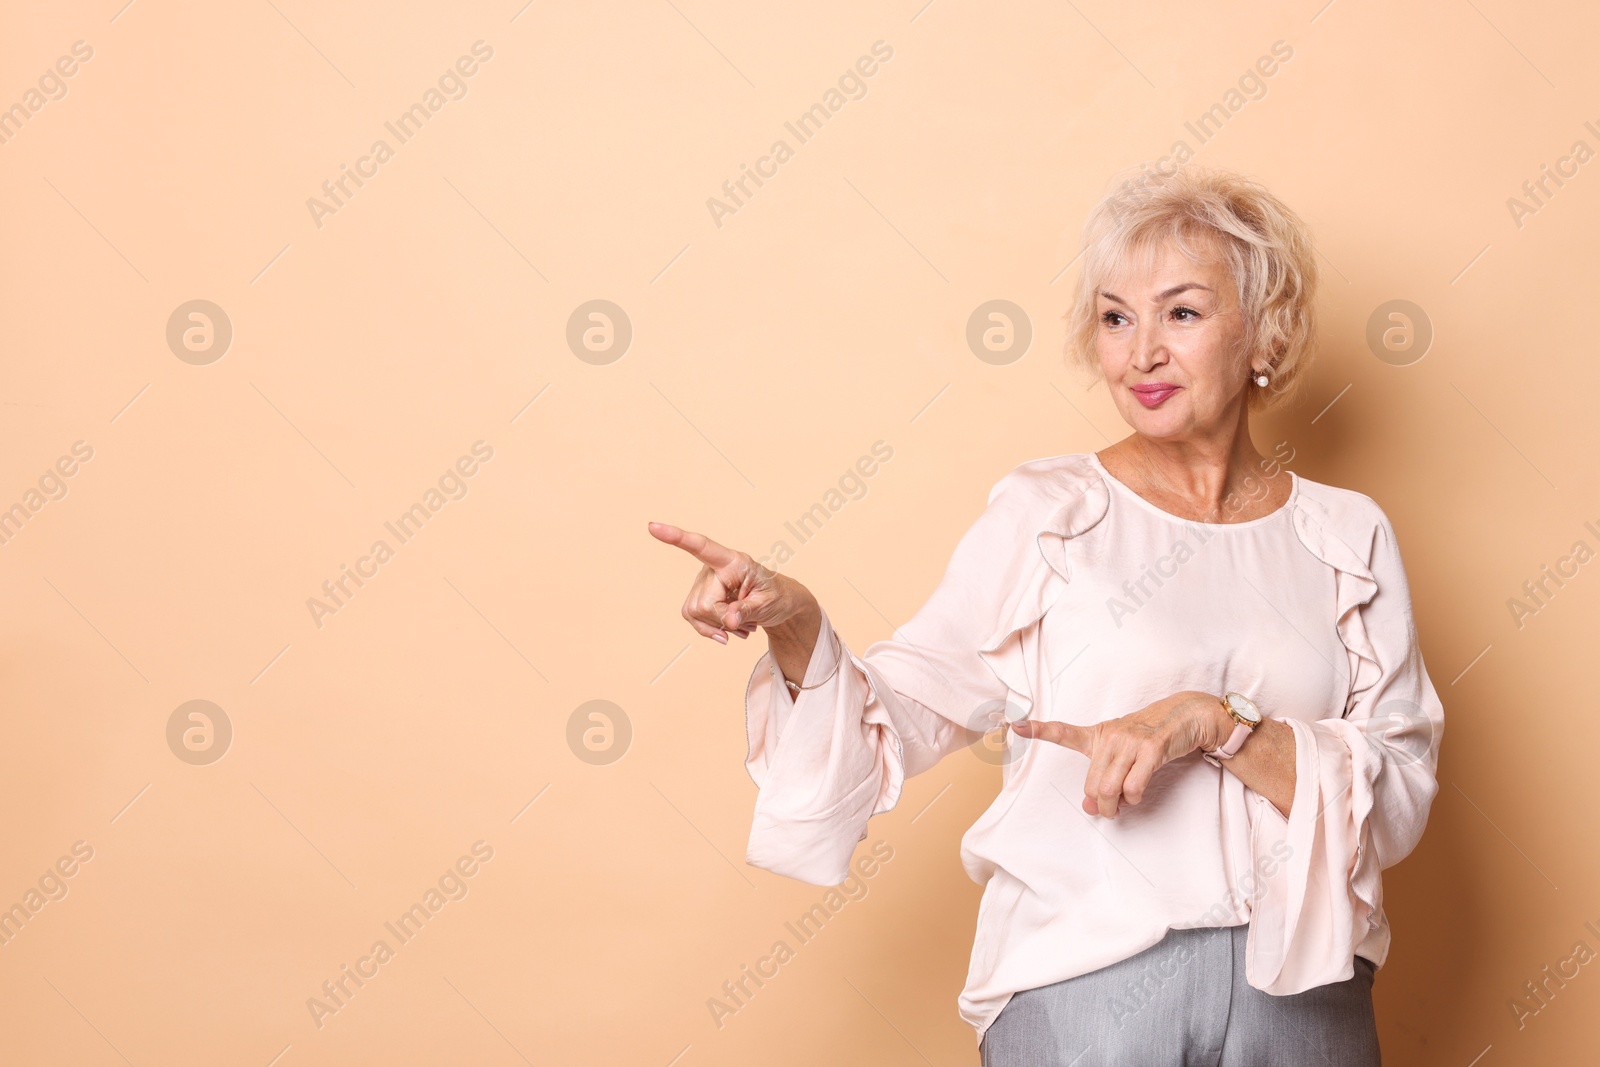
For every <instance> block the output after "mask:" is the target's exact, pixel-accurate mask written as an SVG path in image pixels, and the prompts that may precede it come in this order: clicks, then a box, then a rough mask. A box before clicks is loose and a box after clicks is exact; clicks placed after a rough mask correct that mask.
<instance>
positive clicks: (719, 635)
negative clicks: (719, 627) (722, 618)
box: [711, 632, 728, 645]
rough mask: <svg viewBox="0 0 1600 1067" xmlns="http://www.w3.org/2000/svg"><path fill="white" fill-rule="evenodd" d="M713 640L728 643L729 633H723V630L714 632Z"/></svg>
mask: <svg viewBox="0 0 1600 1067" xmlns="http://www.w3.org/2000/svg"><path fill="white" fill-rule="evenodd" d="M711 640H713V641H718V642H720V643H722V644H724V645H725V644H727V643H728V635H727V634H725V633H721V632H718V633H714V634H712V635H711Z"/></svg>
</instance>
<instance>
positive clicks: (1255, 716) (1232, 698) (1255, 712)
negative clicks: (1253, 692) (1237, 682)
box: [1227, 693, 1261, 724]
mask: <svg viewBox="0 0 1600 1067" xmlns="http://www.w3.org/2000/svg"><path fill="white" fill-rule="evenodd" d="M1227 701H1228V706H1229V707H1231V708H1232V709H1233V710H1234V711H1236V712H1238V713H1239V717H1240V718H1241V719H1244V720H1245V721H1246V722H1250V723H1255V724H1259V723H1260V722H1261V711H1260V709H1258V708H1257V707H1256V706H1255V703H1254V701H1252V700H1251V699H1250V698H1249V697H1247V696H1245V695H1244V694H1243V693H1229V694H1228V696H1227Z"/></svg>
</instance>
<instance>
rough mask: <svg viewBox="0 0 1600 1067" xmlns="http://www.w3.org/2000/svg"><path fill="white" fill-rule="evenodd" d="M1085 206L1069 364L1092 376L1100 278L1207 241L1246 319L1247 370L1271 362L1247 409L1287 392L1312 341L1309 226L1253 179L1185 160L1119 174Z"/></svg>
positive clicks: (1069, 316)
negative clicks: (1166, 250)
mask: <svg viewBox="0 0 1600 1067" xmlns="http://www.w3.org/2000/svg"><path fill="white" fill-rule="evenodd" d="M1124 174H1125V175H1126V176H1125V177H1122V178H1121V179H1120V180H1118V179H1115V178H1114V179H1113V182H1114V187H1113V189H1112V191H1111V192H1109V193H1107V194H1106V195H1105V196H1103V197H1102V198H1101V200H1100V202H1099V203H1098V204H1096V205H1095V206H1094V209H1093V210H1091V211H1090V212H1089V217H1088V219H1086V220H1085V222H1084V225H1083V235H1082V252H1081V254H1080V258H1081V259H1082V260H1083V263H1082V266H1081V267H1080V269H1079V271H1078V285H1077V289H1076V291H1075V293H1074V295H1073V303H1072V308H1071V310H1069V311H1068V312H1067V313H1066V315H1065V316H1064V318H1065V319H1066V320H1067V342H1066V354H1067V359H1068V361H1069V362H1071V363H1076V364H1077V365H1079V366H1081V367H1083V368H1084V369H1086V370H1088V371H1090V372H1091V373H1094V374H1096V375H1098V373H1099V370H1100V359H1099V356H1098V355H1097V353H1096V351H1095V336H1096V333H1097V332H1098V330H1099V325H1100V322H1099V315H1098V314H1097V305H1096V299H1095V298H1096V294H1097V292H1098V290H1099V289H1100V287H1101V286H1102V285H1103V284H1104V283H1105V282H1106V280H1107V277H1108V276H1109V275H1110V274H1111V273H1112V272H1113V271H1114V270H1116V269H1117V268H1119V267H1121V266H1123V265H1124V264H1125V263H1127V262H1129V261H1133V260H1137V261H1138V263H1139V264H1140V265H1142V266H1143V267H1144V268H1145V269H1147V270H1148V269H1153V267H1154V260H1155V253H1156V251H1157V250H1158V249H1159V248H1160V247H1161V246H1162V245H1163V244H1165V243H1167V242H1169V241H1170V242H1171V243H1173V244H1174V245H1175V246H1176V247H1177V248H1178V249H1179V251H1181V252H1182V253H1183V254H1184V255H1186V256H1188V257H1189V259H1190V260H1191V261H1198V260H1199V258H1200V257H1201V256H1202V255H1203V254H1204V249H1205V246H1206V245H1207V244H1210V245H1211V246H1212V247H1213V248H1216V249H1218V250H1220V252H1221V255H1222V258H1223V261H1224V262H1225V263H1226V265H1227V267H1228V272H1229V274H1230V275H1231V276H1232V278H1233V281H1234V284H1235V285H1236V286H1237V287H1238V291H1239V292H1238V296H1239V309H1240V312H1241V314H1242V315H1243V318H1244V324H1245V338H1244V345H1245V348H1246V350H1247V351H1248V352H1249V353H1250V359H1251V364H1250V365H1251V367H1252V368H1254V367H1255V366H1257V364H1258V362H1260V363H1265V364H1266V365H1267V366H1268V367H1270V368H1271V369H1270V371H1269V376H1270V379H1271V380H1270V381H1269V383H1268V385H1267V387H1266V388H1264V389H1263V388H1259V387H1257V386H1256V385H1254V384H1253V383H1252V384H1248V385H1247V392H1246V394H1245V395H1246V396H1247V397H1248V403H1249V404H1250V405H1251V407H1253V408H1264V407H1268V406H1271V405H1272V404H1275V403H1277V402H1278V401H1280V400H1283V399H1285V398H1287V397H1289V396H1291V395H1292V393H1293V391H1294V388H1295V385H1296V383H1297V381H1298V380H1299V378H1300V374H1301V372H1302V371H1303V370H1304V369H1305V368H1306V367H1307V366H1308V365H1309V364H1310V362H1311V357H1312V354H1313V352H1314V351H1315V348H1316V342H1317V318H1316V306H1315V297H1316V288H1317V277H1318V272H1317V263H1316V255H1315V252H1314V251H1313V248H1312V243H1311V236H1310V232H1309V229H1308V228H1307V226H1306V225H1305V223H1304V222H1303V221H1301V219H1300V217H1299V216H1298V215H1296V214H1295V213H1294V212H1293V211H1292V210H1290V209H1289V207H1288V206H1287V205H1285V204H1284V203H1283V202H1282V201H1281V200H1279V199H1278V198H1277V197H1276V196H1273V195H1272V193H1270V192H1268V191H1267V190H1266V189H1265V188H1264V187H1263V186H1261V185H1260V184H1258V183H1256V182H1254V181H1251V180H1250V179H1248V178H1245V177H1243V176H1241V175H1238V174H1234V173H1232V172H1230V171H1225V170H1218V169H1211V168H1205V167H1201V166H1198V165H1196V164H1193V163H1190V164H1187V165H1182V166H1179V168H1178V169H1177V171H1175V172H1174V173H1171V174H1165V173H1160V174H1155V173H1151V172H1150V171H1149V170H1146V169H1142V168H1141V169H1140V170H1139V171H1138V173H1137V174H1136V175H1135V174H1132V173H1131V172H1124Z"/></svg>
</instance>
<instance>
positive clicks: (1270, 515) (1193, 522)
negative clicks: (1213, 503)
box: [1088, 452, 1300, 530]
mask: <svg viewBox="0 0 1600 1067" xmlns="http://www.w3.org/2000/svg"><path fill="white" fill-rule="evenodd" d="M1088 456H1089V462H1091V463H1093V464H1094V466H1095V469H1096V470H1098V471H1099V472H1100V475H1101V477H1103V478H1104V479H1105V480H1106V481H1107V482H1108V483H1110V484H1111V485H1113V486H1116V487H1117V488H1118V489H1119V490H1121V491H1122V493H1123V494H1124V495H1126V496H1128V497H1129V498H1131V499H1132V500H1133V501H1134V502H1135V503H1136V504H1138V506H1140V507H1142V508H1144V509H1146V510H1148V511H1152V512H1154V513H1155V514H1157V515H1161V516H1163V517H1165V518H1167V519H1169V520H1171V521H1173V522H1181V523H1186V524H1188V525H1190V526H1203V527H1205V528H1206V529H1208V530H1243V529H1249V528H1250V527H1252V526H1260V525H1261V524H1263V523H1267V522H1271V521H1272V520H1273V519H1276V518H1278V517H1279V516H1281V515H1284V514H1287V513H1288V511H1289V510H1290V509H1291V508H1293V507H1294V505H1295V502H1296V501H1297V500H1298V499H1299V497H1300V476H1299V475H1298V474H1296V473H1295V472H1294V471H1292V470H1289V471H1288V473H1289V497H1288V499H1287V500H1285V501H1284V502H1283V503H1282V504H1280V505H1279V506H1278V507H1276V508H1274V509H1273V510H1272V511H1269V512H1267V514H1265V515H1261V516H1259V517H1257V518H1254V519H1246V520H1245V521H1243V522H1202V521H1201V520H1199V519H1186V518H1184V517H1183V516H1182V515H1174V514H1173V513H1172V512H1170V511H1168V510H1167V509H1165V508H1162V507H1157V506H1156V505H1155V504H1153V503H1151V502H1150V501H1148V500H1146V499H1145V498H1144V497H1142V496H1140V495H1139V494H1138V493H1136V492H1134V491H1133V488H1132V487H1131V486H1129V485H1128V484H1127V483H1125V482H1123V481H1122V479H1120V478H1118V477H1117V476H1116V475H1115V474H1112V473H1111V472H1110V471H1109V470H1107V469H1106V465H1105V464H1104V463H1102V462H1100V457H1099V456H1098V455H1096V454H1095V453H1094V452H1090V453H1088ZM1284 469H1285V470H1288V468H1287V467H1286V468H1284Z"/></svg>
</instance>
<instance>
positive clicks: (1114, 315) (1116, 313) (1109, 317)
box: [1100, 311, 1122, 326]
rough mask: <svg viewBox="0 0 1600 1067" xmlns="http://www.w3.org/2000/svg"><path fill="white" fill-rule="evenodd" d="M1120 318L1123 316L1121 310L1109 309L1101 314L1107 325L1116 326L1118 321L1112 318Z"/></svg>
mask: <svg viewBox="0 0 1600 1067" xmlns="http://www.w3.org/2000/svg"><path fill="white" fill-rule="evenodd" d="M1120 318H1122V313H1121V312H1120V311H1107V312H1106V313H1105V314H1103V315H1101V316H1100V321H1101V322H1103V323H1105V324H1106V325H1107V326H1115V325H1116V323H1115V322H1113V321H1112V320H1113V319H1120Z"/></svg>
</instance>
